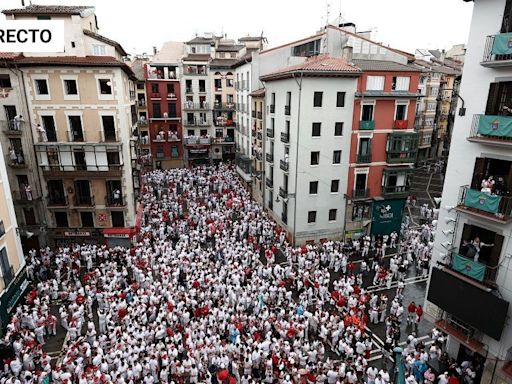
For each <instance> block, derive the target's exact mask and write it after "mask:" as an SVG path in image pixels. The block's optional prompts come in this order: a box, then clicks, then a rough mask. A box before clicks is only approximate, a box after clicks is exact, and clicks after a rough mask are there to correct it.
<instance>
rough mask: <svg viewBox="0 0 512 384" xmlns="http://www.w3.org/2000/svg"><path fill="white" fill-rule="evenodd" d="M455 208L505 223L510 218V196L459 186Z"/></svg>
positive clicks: (511, 207) (511, 201)
mask: <svg viewBox="0 0 512 384" xmlns="http://www.w3.org/2000/svg"><path fill="white" fill-rule="evenodd" d="M456 208H457V210H458V211H462V212H465V213H468V214H470V215H473V216H477V217H480V218H484V219H489V220H491V221H494V222H497V223H501V224H506V223H509V222H510V221H511V219H512V217H511V212H512V197H510V196H497V195H492V194H490V193H487V192H481V191H478V190H476V189H471V188H470V187H469V186H468V185H464V186H462V187H460V191H459V199H458V203H457V207H456Z"/></svg>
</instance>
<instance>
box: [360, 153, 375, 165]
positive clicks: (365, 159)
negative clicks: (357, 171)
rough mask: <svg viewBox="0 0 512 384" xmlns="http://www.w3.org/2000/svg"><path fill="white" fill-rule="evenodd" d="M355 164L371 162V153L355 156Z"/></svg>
mask: <svg viewBox="0 0 512 384" xmlns="http://www.w3.org/2000/svg"><path fill="white" fill-rule="evenodd" d="M356 162H357V163H358V164H366V163H371V162H372V154H371V153H363V154H359V155H357V158H356Z"/></svg>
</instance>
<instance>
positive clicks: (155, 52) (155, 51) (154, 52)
mask: <svg viewBox="0 0 512 384" xmlns="http://www.w3.org/2000/svg"><path fill="white" fill-rule="evenodd" d="M157 52H158V51H157V50H156V47H153V55H156V54H157Z"/></svg>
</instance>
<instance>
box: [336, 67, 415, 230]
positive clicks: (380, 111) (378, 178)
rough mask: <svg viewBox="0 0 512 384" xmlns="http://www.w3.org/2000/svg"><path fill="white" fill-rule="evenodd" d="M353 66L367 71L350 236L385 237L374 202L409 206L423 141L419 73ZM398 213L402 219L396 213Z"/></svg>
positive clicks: (357, 111)
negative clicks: (418, 123)
mask: <svg viewBox="0 0 512 384" xmlns="http://www.w3.org/2000/svg"><path fill="white" fill-rule="evenodd" d="M354 64H355V65H357V66H358V67H360V68H361V69H362V71H363V73H362V76H361V77H360V78H359V79H358V87H357V94H356V100H355V102H354V115H353V121H352V133H351V137H350V140H351V144H350V168H349V175H348V188H347V189H348V190H347V211H346V212H347V217H346V220H345V223H346V225H345V228H346V229H345V230H346V237H348V238H350V237H352V238H357V237H359V236H361V235H362V234H365V233H366V234H370V232H371V233H372V234H375V235H378V234H382V233H379V230H378V225H375V227H374V226H373V224H375V223H376V221H378V218H377V217H374V216H375V215H374V214H373V213H372V212H373V211H374V208H375V207H374V202H379V203H381V204H380V205H381V206H382V205H383V204H384V205H385V206H386V207H394V206H396V207H397V210H398V209H399V208H400V206H401V205H402V203H404V202H405V199H406V198H407V196H408V195H409V191H410V180H411V177H412V172H413V170H414V163H415V161H416V154H417V141H418V137H417V133H416V132H415V130H414V119H415V114H416V102H417V97H418V83H419V77H420V71H419V70H417V69H415V68H414V67H412V66H408V65H403V64H399V63H394V62H386V61H376V60H368V61H367V60H354ZM387 201H391V202H390V204H386V202H387ZM390 215H391V214H390ZM394 215H395V217H394V218H395V220H396V221H398V219H399V218H398V217H396V215H397V212H395V213H394ZM400 219H401V212H400ZM376 228H377V229H376ZM389 232H391V231H389ZM389 232H388V233H389Z"/></svg>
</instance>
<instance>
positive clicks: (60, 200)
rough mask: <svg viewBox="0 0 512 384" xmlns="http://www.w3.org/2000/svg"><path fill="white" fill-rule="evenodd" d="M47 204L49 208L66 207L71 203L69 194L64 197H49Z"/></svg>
mask: <svg viewBox="0 0 512 384" xmlns="http://www.w3.org/2000/svg"><path fill="white" fill-rule="evenodd" d="M46 205H47V207H48V208H66V207H67V206H68V205H69V202H68V198H67V196H64V197H57V196H53V197H50V196H49V197H47V202H46Z"/></svg>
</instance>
